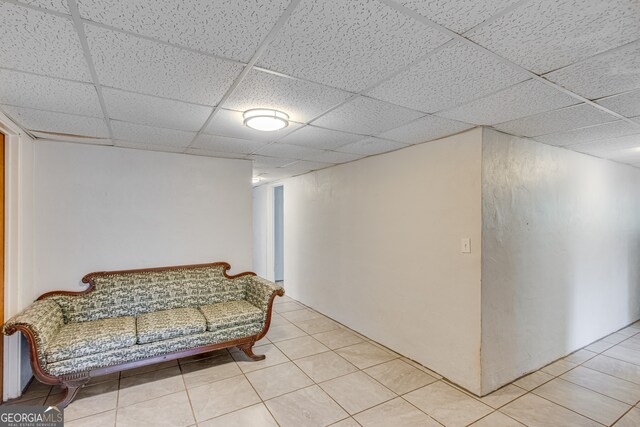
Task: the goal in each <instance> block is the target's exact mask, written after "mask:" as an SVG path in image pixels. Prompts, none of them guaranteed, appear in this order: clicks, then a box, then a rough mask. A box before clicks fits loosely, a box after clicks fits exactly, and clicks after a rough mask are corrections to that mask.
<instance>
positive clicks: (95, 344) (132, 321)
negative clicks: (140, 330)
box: [45, 316, 136, 363]
mask: <svg viewBox="0 0 640 427" xmlns="http://www.w3.org/2000/svg"><path fill="white" fill-rule="evenodd" d="M135 344H136V318H135V317H130V316H125V317H110V318H107V319H100V320H91V321H88V322H77V323H68V324H66V325H64V326H62V327H61V328H60V330H59V331H58V333H57V334H56V335H55V337H54V338H53V339H52V340H51V342H50V343H49V345H48V346H47V349H46V351H45V355H46V357H47V362H48V363H53V362H58V361H61V360H67V359H72V358H75V357H82V356H88V355H91V354H96V353H104V352H106V351H111V350H117V349H120V348H125V347H130V346H132V345H135Z"/></svg>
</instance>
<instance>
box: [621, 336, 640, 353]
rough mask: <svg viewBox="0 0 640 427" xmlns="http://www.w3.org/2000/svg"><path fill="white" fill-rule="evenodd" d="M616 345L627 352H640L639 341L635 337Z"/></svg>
mask: <svg viewBox="0 0 640 427" xmlns="http://www.w3.org/2000/svg"><path fill="white" fill-rule="evenodd" d="M618 345H619V346H620V347H623V348H628V349H629V350H633V351H640V340H639V339H637V337H633V338H629V339H628V340H626V341H622V342H621V343H620V344H618Z"/></svg>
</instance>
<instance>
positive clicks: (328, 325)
mask: <svg viewBox="0 0 640 427" xmlns="http://www.w3.org/2000/svg"><path fill="white" fill-rule="evenodd" d="M296 326H297V327H298V328H300V329H302V330H303V331H305V332H306V333H308V334H317V333H320V332H327V331H332V330H335V329H338V328H340V325H339V324H338V323H336V322H334V321H333V320H331V319H328V318H326V317H319V318H317V319H309V320H302V321H300V322H296Z"/></svg>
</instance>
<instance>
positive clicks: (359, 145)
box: [338, 137, 408, 156]
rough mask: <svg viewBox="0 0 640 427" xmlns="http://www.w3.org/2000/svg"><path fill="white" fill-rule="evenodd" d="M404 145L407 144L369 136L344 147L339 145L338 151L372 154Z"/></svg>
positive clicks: (396, 148)
mask: <svg viewBox="0 0 640 427" xmlns="http://www.w3.org/2000/svg"><path fill="white" fill-rule="evenodd" d="M405 147H408V144H402V143H400V142H395V141H389V140H386V139H380V138H373V137H371V138H365V139H361V140H360V141H357V142H352V143H351V144H347V145H345V146H344V147H340V148H339V149H338V151H343V152H345V153H354V154H362V155H365V156H373V155H374V154H380V153H386V152H388V151H394V150H398V149H400V148H405Z"/></svg>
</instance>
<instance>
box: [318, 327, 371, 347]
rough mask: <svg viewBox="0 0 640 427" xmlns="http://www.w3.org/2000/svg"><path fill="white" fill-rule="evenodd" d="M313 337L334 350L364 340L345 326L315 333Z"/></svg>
mask: <svg viewBox="0 0 640 427" xmlns="http://www.w3.org/2000/svg"><path fill="white" fill-rule="evenodd" d="M313 337H314V338H315V339H317V340H318V341H320V342H321V343H322V344H324V345H326V346H327V347H329V348H330V349H332V350H335V349H337V348H341V347H346V346H349V345H353V344H358V343H361V342H362V341H363V339H362V338H360V337H359V336H357V335H356V334H354V333H353V332H351V331H349V330H347V329H344V328H339V329H334V330H332V331H327V332H320V333H318V334H314V335H313Z"/></svg>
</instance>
